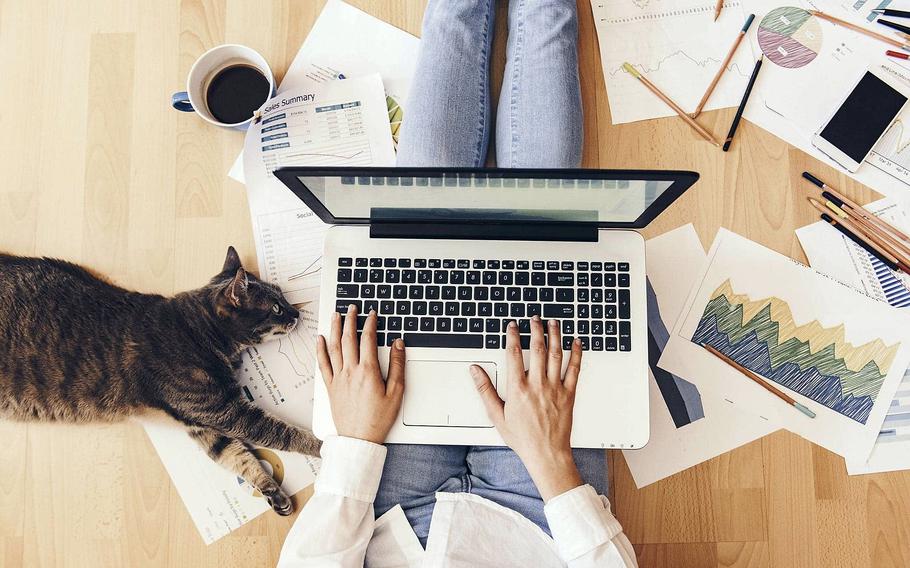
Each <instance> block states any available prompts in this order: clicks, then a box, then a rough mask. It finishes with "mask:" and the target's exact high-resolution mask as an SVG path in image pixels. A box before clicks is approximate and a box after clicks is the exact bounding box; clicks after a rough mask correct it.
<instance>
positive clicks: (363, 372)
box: [316, 306, 405, 444]
mask: <svg viewBox="0 0 910 568" xmlns="http://www.w3.org/2000/svg"><path fill="white" fill-rule="evenodd" d="M341 327H342V324H341V314H339V313H337V312H336V313H334V314H332V331H331V334H330V337H329V340H328V346H327V345H326V339H325V338H324V337H323V336H321V335H320V336H319V340H318V343H319V345H318V349H317V351H316V352H317V355H318V359H319V369H320V370H321V371H322V378H323V379H324V380H325V387H326V389H327V390H328V392H329V402H330V404H331V407H332V418H333V419H334V421H335V430H336V431H337V432H338V435H339V436H347V437H349V438H360V439H361V440H367V441H368V442H373V443H376V444H381V443H383V442H385V439H386V436H388V434H389V430H391V428H392V425H393V424H394V423H395V419H396V418H397V417H398V409H399V408H400V407H401V397H402V396H403V395H404V361H405V357H404V342H403V341H402V340H400V339H396V340H395V343H394V344H393V345H392V350H391V353H390V354H389V377H388V380H387V381H385V382H383V380H382V373H381V371H380V369H379V358H378V356H377V353H376V312H375V311H372V310H371V311H370V315H369V316H367V320H366V323H365V324H364V326H363V333H362V335H361V338H360V345H358V344H357V308H356V307H355V306H348V313H347V315H346V316H345V318H344V333H343V334H342V331H341Z"/></svg>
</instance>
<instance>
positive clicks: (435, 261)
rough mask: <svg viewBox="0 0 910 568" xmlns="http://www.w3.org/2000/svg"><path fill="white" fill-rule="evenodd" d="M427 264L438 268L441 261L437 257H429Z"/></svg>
mask: <svg viewBox="0 0 910 568" xmlns="http://www.w3.org/2000/svg"><path fill="white" fill-rule="evenodd" d="M427 266H428V267H430V268H440V267H441V266H442V261H441V260H439V259H438V258H431V259H430V260H428V261H427Z"/></svg>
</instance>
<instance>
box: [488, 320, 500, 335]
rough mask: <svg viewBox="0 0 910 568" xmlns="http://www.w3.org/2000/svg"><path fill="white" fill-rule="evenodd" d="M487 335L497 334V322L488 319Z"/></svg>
mask: <svg viewBox="0 0 910 568" xmlns="http://www.w3.org/2000/svg"><path fill="white" fill-rule="evenodd" d="M486 328H487V333H499V320H498V319H494V318H490V319H488V320H486Z"/></svg>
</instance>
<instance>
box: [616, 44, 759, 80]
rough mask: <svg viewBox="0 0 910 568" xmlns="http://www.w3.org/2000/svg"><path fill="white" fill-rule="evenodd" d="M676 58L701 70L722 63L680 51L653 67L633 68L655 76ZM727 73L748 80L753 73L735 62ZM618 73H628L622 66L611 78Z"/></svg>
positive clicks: (711, 58)
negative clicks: (697, 57) (696, 57)
mask: <svg viewBox="0 0 910 568" xmlns="http://www.w3.org/2000/svg"><path fill="white" fill-rule="evenodd" d="M674 58H682V59H685V60H687V61H689V62H691V63H692V64H693V65H695V66H697V67H701V68H713V69H716V68H717V66H718V65H720V63H721V60H720V59H718V58H716V57H713V56H708V57H705V58H704V59H695V58H694V57H692V56H691V55H689V54H688V53H686V52H685V51H683V50H681V49H680V50H677V51H674V52H673V53H670V54H668V55H665V56H664V57H661V58H660V59H659V60H657V62H656V63H653V64H651V65H653V66H648V65H646V64H642V63H633V64H632V66H633V67H636V68H637V69H638V70H639V71H641V72H642V73H645V74H653V73H656V72H658V71H660V69H661V67H662V66H663V64H664V63H666V62H667V61H669V60H671V59H674ZM727 71H728V72H730V73H736V74H737V75H740V76H741V77H746V78H748V77H749V75H750V73H751V71H744V70H743V69H741V68H740V67H739V65H738V64H736V63H735V62H733V63H731V64H730V65H728V66H727ZM617 73H626V71H625V70H624V69H623V67H622V66H621V65H620V66H619V67H617V68H615V69H613V70H612V71H610V76H614V75H616V74H617Z"/></svg>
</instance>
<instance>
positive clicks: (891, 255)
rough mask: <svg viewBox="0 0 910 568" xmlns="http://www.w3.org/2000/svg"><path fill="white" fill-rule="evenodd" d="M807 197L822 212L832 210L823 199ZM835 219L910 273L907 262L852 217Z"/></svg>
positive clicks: (899, 268) (899, 267)
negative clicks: (864, 229) (862, 227)
mask: <svg viewBox="0 0 910 568" xmlns="http://www.w3.org/2000/svg"><path fill="white" fill-rule="evenodd" d="M806 199H808V200H809V203H810V204H811V205H812V207H815V208H816V209H817V210H818V211H819V212H820V213H823V214H826V215H827V214H828V212H829V211H831V209H830V208H829V207H827V206H826V205H825V204H823V203H822V202H821V201H818V200H817V199H813V198H812V197H807V198H806ZM833 220H834V221H835V222H837V223H839V224H841V225H843V226H844V228H845V229H847V230H848V231H850V232H851V233H853V234H854V235H856V236H857V237H859V238H860V239H861V240H862V241H863V242H864V243H866V244H867V245H869V246H870V247H871V248H873V249H875V251H876V252H877V253H878V254H880V255H881V256H883V257H884V258H887V259H888V260H890V261H891V262H893V263H894V264H896V265H897V268H898V270H900V271H902V272H906V273H907V274H910V266H907V264H906V263H902V261H901V259H900V258H898V257H897V256H895V254H894V253H893V251H891V250H889V249H888V248H887V247H884V246H882V244H881V243H880V242H876V241H877V239H875V238H873V237H870V236H869V234H868V233H866V232H864V231H863V230H862V229H861V228H860V227H858V226H857V225H856V224H855V223H854V222H853V220H852V219H846V218H844V217H840V216H839V218H838V219H833Z"/></svg>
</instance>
